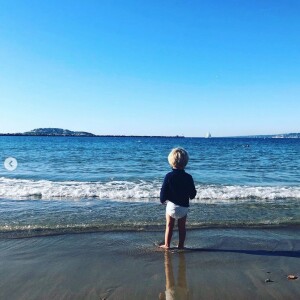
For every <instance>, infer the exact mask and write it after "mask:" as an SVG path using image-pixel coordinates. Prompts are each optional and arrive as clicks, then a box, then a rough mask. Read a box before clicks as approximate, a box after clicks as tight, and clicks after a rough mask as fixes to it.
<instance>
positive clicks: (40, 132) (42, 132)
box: [0, 128, 300, 139]
mask: <svg viewBox="0 0 300 300" xmlns="http://www.w3.org/2000/svg"><path fill="white" fill-rule="evenodd" d="M0 135H2V136H76V137H172V138H184V136H183V135H175V136H159V135H155V136H154V135H153V136H152V135H150V136H149V135H147V136H143V135H96V134H93V133H90V132H86V131H72V130H69V129H62V128H36V129H33V130H31V131H26V132H23V133H1V134H0ZM206 137H207V136H206ZM229 138H230V137H229ZM231 138H258V139H261V138H263V139H266V138H273V139H274V138H277V139H279V138H289V139H292V138H293V139H295V138H296V139H297V138H300V133H283V134H273V135H248V136H231Z"/></svg>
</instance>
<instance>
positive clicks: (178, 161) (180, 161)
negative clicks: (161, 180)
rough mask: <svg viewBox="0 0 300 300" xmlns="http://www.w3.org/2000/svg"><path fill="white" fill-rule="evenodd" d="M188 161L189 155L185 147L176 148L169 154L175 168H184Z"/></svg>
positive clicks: (170, 162)
mask: <svg viewBox="0 0 300 300" xmlns="http://www.w3.org/2000/svg"><path fill="white" fill-rule="evenodd" d="M188 161H189V155H188V153H187V152H186V151H185V150H184V149H183V148H174V149H173V150H172V151H171V152H170V154H169V156H168V162H169V164H170V165H171V167H172V168H175V169H184V168H185V166H186V165H187V163H188Z"/></svg>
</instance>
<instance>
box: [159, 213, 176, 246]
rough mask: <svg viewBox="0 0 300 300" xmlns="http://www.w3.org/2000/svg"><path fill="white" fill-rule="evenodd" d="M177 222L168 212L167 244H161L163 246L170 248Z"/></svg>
mask: <svg viewBox="0 0 300 300" xmlns="http://www.w3.org/2000/svg"><path fill="white" fill-rule="evenodd" d="M174 224H175V219H174V218H172V217H171V216H169V215H168V214H166V233H165V244H164V245H162V246H160V247H161V248H170V244H171V239H172V234H173V228H174Z"/></svg>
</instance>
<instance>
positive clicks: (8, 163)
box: [4, 157, 18, 171]
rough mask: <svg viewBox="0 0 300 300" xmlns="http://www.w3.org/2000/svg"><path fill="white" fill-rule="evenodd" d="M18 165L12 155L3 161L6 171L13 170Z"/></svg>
mask: <svg viewBox="0 0 300 300" xmlns="http://www.w3.org/2000/svg"><path fill="white" fill-rule="evenodd" d="M17 166H18V162H17V160H16V159H15V158H14V157H8V158H6V159H5V161H4V168H5V169H6V170H8V171H14V170H15V169H16V168H17Z"/></svg>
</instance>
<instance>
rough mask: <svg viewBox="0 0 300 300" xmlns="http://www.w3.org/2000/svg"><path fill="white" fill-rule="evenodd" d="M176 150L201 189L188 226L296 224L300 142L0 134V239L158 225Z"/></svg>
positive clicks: (299, 222) (299, 204)
mask: <svg viewBox="0 0 300 300" xmlns="http://www.w3.org/2000/svg"><path fill="white" fill-rule="evenodd" d="M177 146H180V147H184V148H185V149H186V150H187V151H188V152H189V155H190V161H189V164H188V166H187V168H186V172H188V173H190V174H191V175H192V176H193V178H194V181H195V185H196V189H197V196H196V198H195V199H194V200H192V201H190V204H191V205H190V209H189V214H188V227H189V228H203V227H264V226H299V225H300V139H249V138H247V139H246V138H210V139H203V138H155V137H151V138H147V137H25V136H15V137H14V136H1V137H0V159H1V166H0V235H1V236H4V237H23V236H24V237H25V236H35V235H47V234H60V233H68V232H91V231H117V230H118V231H119V230H163V228H164V224H165V220H164V218H165V207H164V206H163V205H161V204H160V201H159V193H160V188H161V184H162V181H163V178H164V176H165V174H166V173H167V172H169V171H170V166H169V165H168V161H167V156H168V154H169V152H170V150H171V149H172V148H173V147H177ZM7 157H14V158H16V159H17V161H18V167H17V169H16V170H14V171H8V170H6V169H5V168H4V165H3V162H4V160H5V159H6V158H7Z"/></svg>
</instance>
